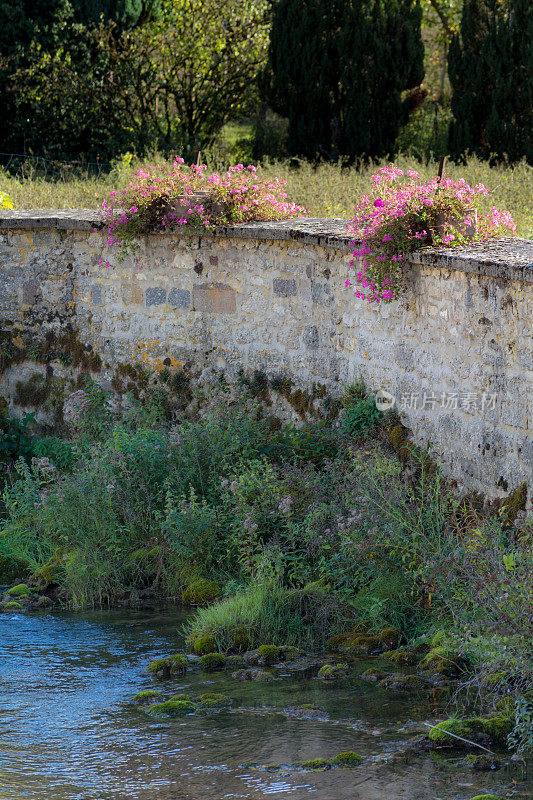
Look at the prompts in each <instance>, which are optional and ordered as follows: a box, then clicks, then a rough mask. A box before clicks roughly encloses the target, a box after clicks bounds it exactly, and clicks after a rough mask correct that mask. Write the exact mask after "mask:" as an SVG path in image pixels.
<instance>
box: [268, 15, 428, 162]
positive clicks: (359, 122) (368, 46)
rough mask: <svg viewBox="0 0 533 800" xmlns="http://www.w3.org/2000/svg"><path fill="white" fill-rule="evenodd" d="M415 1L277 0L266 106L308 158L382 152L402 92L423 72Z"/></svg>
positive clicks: (401, 118)
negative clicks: (282, 119) (284, 123)
mask: <svg viewBox="0 0 533 800" xmlns="http://www.w3.org/2000/svg"><path fill="white" fill-rule="evenodd" d="M421 18H422V12H421V9H420V3H419V0H330V2H325V0H308V1H307V0H306V2H305V3H302V2H300V1H299V0H279V2H278V3H277V4H276V6H275V7H274V14H273V24H272V34H271V41H270V51H269V67H270V71H271V76H272V77H271V82H270V95H269V97H268V99H269V101H270V103H271V105H272V106H273V107H274V109H275V110H276V111H278V113H280V114H282V115H283V116H286V117H288V119H289V137H288V147H289V151H290V152H291V153H292V154H296V155H302V156H307V157H311V158H313V157H316V156H317V155H319V156H322V157H328V158H331V157H335V155H336V154H337V153H341V154H343V155H349V156H359V155H367V156H374V157H379V156H383V155H385V154H387V153H390V152H392V150H393V148H394V142H395V140H396V137H397V135H398V132H399V130H400V127H401V126H402V125H403V123H404V122H405V121H406V119H407V113H408V108H407V102H406V101H402V92H405V91H406V90H408V89H411V88H414V87H415V86H417V85H419V84H420V82H421V81H422V79H423V77H424V68H423V57H424V47H423V43H422V38H421V32H420V25H421Z"/></svg>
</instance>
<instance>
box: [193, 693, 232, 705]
mask: <svg viewBox="0 0 533 800" xmlns="http://www.w3.org/2000/svg"><path fill="white" fill-rule="evenodd" d="M231 703H232V700H231V697H228V695H226V694H218V693H217V692H206V693H205V694H201V695H200V707H201V708H223V707H224V706H230V705H231Z"/></svg>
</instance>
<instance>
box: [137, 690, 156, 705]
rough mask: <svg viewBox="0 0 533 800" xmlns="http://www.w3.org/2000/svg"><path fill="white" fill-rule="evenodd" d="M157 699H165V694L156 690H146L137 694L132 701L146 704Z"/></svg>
mask: <svg viewBox="0 0 533 800" xmlns="http://www.w3.org/2000/svg"><path fill="white" fill-rule="evenodd" d="M156 697H163V692H158V691H157V690H156V689H146V690H145V691H144V692H137V694H136V695H135V696H134V697H133V698H132V700H133V702H134V703H145V702H147V701H148V700H155V698H156Z"/></svg>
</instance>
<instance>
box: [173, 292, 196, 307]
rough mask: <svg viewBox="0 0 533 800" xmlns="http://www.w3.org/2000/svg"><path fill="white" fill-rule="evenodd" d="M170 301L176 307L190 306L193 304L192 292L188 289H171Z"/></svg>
mask: <svg viewBox="0 0 533 800" xmlns="http://www.w3.org/2000/svg"><path fill="white" fill-rule="evenodd" d="M168 302H169V303H170V305H171V306H174V308H189V307H190V305H191V293H190V291H189V290H188V289H178V288H174V289H171V290H170V292H169V293H168Z"/></svg>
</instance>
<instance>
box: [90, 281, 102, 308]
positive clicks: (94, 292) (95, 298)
mask: <svg viewBox="0 0 533 800" xmlns="http://www.w3.org/2000/svg"><path fill="white" fill-rule="evenodd" d="M102 302H103V301H102V287H101V286H99V285H98V284H95V285H94V286H91V303H93V304H94V305H95V306H101V305H102Z"/></svg>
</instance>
